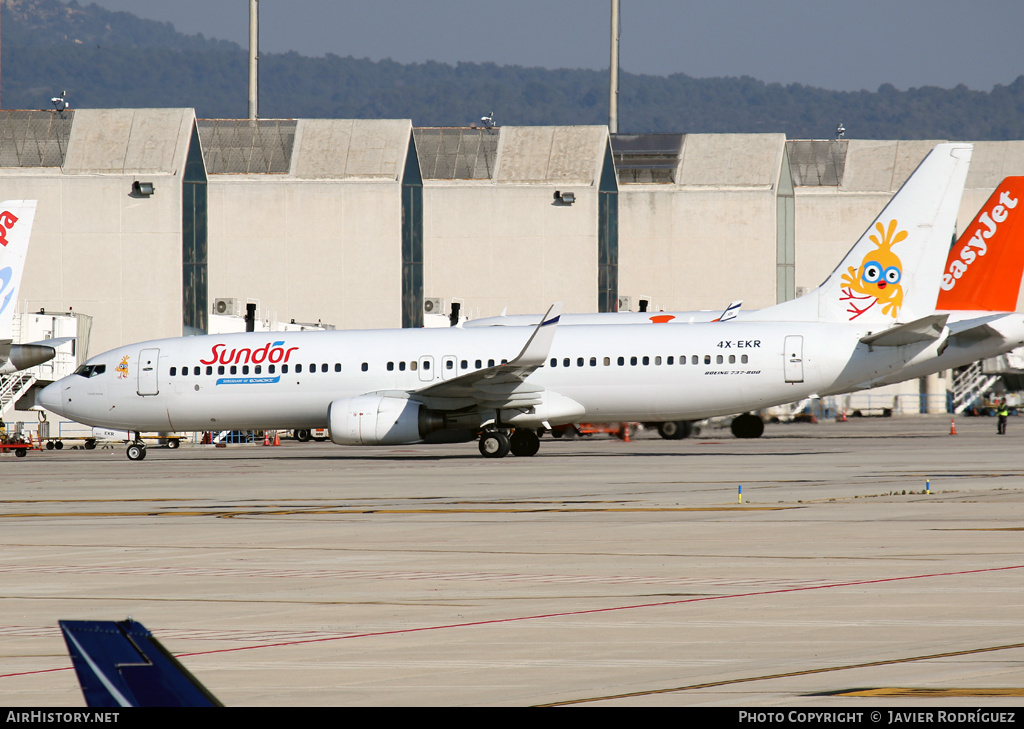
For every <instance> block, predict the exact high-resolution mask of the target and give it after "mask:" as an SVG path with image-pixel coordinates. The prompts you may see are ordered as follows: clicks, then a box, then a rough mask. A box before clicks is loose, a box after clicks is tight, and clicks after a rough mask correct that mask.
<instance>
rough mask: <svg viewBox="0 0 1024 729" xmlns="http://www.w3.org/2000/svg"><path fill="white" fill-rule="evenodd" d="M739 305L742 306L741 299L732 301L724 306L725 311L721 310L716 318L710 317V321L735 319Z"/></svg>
mask: <svg viewBox="0 0 1024 729" xmlns="http://www.w3.org/2000/svg"><path fill="white" fill-rule="evenodd" d="M741 306H743V299H739V300H738V301H734V302H732V303H731V304H729V305H728V306H727V307H725V311H723V312H722V313H721V315H719V317H718V318H717V319H712V320H711V321H729V320H730V319H735V318H736V314H737V313H738V312H739V310H740V307H741Z"/></svg>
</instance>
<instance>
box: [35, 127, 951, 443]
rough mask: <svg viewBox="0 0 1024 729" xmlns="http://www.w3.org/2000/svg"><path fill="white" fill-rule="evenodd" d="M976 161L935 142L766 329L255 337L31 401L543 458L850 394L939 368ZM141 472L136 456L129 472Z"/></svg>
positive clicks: (97, 416)
mask: <svg viewBox="0 0 1024 729" xmlns="http://www.w3.org/2000/svg"><path fill="white" fill-rule="evenodd" d="M970 157H971V146H970V145H967V144H940V145H938V146H937V147H936V148H935V149H934V150H933V151H932V152H931V153H930V154H929V155H928V157H927V158H925V160H924V161H923V162H922V163H921V164H920V165H919V167H918V168H917V170H916V171H915V172H914V174H913V175H911V177H910V178H909V179H908V180H907V182H906V183H905V184H904V185H903V187H902V188H901V189H900V191H899V192H898V193H897V194H896V195H895V196H894V197H893V198H892V200H891V201H890V202H889V204H888V205H887V206H886V207H885V209H884V210H883V211H882V213H881V214H880V215H879V217H878V218H877V219H876V220H875V222H874V223H873V224H872V225H871V227H870V228H869V229H868V230H867V231H866V232H865V233H864V234H863V235H862V236H861V238H860V240H859V241H858V242H857V243H856V245H854V247H853V248H852V249H851V250H850V252H849V253H848V254H847V256H846V257H845V258H844V260H843V262H842V263H841V264H840V265H839V267H838V268H837V269H836V271H835V272H834V273H833V274H832V275H831V276H830V277H829V278H828V279H827V280H826V281H825V283H824V284H822V286H820V287H819V288H817V289H815V290H814V291H812V292H811V293H809V294H807V295H806V296H804V297H801V298H800V299H795V300H793V301H790V302H787V303H785V304H780V305H778V306H776V307H772V309H773V310H775V311H776V312H777V316H775V317H774V318H769V319H767V320H765V321H745V320H740V319H736V320H733V321H729V322H726V323H695V324H691V325H686V326H656V327H647V326H634V325H628V324H627V325H596V326H587V325H581V326H568V327H558V326H557V324H558V315H559V312H560V305H555V306H554V307H552V309H551V310H549V312H548V313H547V314H546V315H545V316H544V317H543V319H542V321H541V323H540V324H538V325H537V326H536V327H534V328H532V329H531V328H527V327H485V328H478V329H465V328H461V327H452V328H448V329H398V330H371V331H338V332H300V333H287V334H286V333H280V334H267V333H250V334H236V335H225V336H199V337H182V338H177V339H163V340H156V341H151V342H144V343H141V344H135V345H130V346H125V347H120V348H118V349H115V350H112V351H110V352H107V353H105V354H101V355H98V356H96V357H93V358H91V359H90V360H89V361H88V362H87V363H86V364H85V365H83V366H82V367H80V368H79V370H78V371H77V372H76V373H75V374H74V375H72V376H70V377H66V378H64V379H63V380H60V381H58V382H56V383H54V384H52V385H50V386H49V387H47V388H46V389H44V390H43V391H42V392H41V393H40V394H39V397H38V398H37V403H38V404H39V405H42V406H43V407H45V408H46V409H48V410H52V411H54V412H56V413H59V414H60V415H63V416H65V417H68V418H71V419H73V420H77V421H79V422H82V423H85V424H88V425H97V426H104V427H109V428H117V429H122V430H129V431H132V432H136V433H138V432H140V431H174V430H178V431H181V430H185V431H188V430H225V429H250V428H323V427H329V428H330V433H331V439H332V440H333V441H334V442H335V443H337V444H339V445H397V444H408V443H420V442H443V441H448V442H453V441H460V440H467V441H468V440H472V439H473V438H476V437H477V436H478V435H479V440H480V444H479V445H480V452H481V453H482V454H483V455H485V456H488V457H502V456H505V455H506V454H508V453H509V451H510V450H511V452H512V453H514V454H516V455H533V454H534V453H536V452H537V449H538V447H539V441H538V439H537V435H536V429H537V428H539V427H550V426H552V425H558V424H563V423H571V422H578V421H580V420H582V419H588V420H605V421H617V420H618V421H627V420H641V421H652V420H663V421H665V420H692V419H699V418H704V417H710V416H713V415H724V414H730V413H736V412H741V411H746V410H752V409H757V408H762V407H767V406H769V405H774V404H779V403H786V402H792V401H794V400H799V399H802V398H806V397H809V396H812V395H815V394H817V393H822V392H830V391H840V392H842V391H848V390H851V389H855V388H857V387H863V386H865V383H871V382H873V381H876V380H880V379H882V378H885V377H888V376H891V375H892V374H893V373H894V372H897V371H898V370H900V369H901V368H904V367H907V366H908V365H912V364H914V363H916V362H919V361H921V360H922V359H927V358H932V357H934V356H935V350H936V348H937V347H941V346H942V343H943V342H944V340H945V339H947V338H948V336H949V331H948V328H947V327H946V326H945V322H946V316H945V315H937V314H936V313H935V301H936V295H937V293H938V291H939V282H940V281H941V280H942V274H943V265H944V264H945V262H946V253H947V251H948V249H949V241H950V240H951V239H952V237H953V231H954V228H955V222H956V213H957V209H958V207H959V202H960V197H961V195H962V193H963V186H964V180H965V178H966V175H967V168H968V165H969V161H970ZM144 456H145V447H144V446H143V445H142V442H141V440H138V439H137V440H136V441H135V442H133V443H130V444H129V447H128V457H129V458H131V459H133V460H137V459H140V458H143V457H144Z"/></svg>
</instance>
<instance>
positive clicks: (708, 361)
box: [704, 354, 711, 365]
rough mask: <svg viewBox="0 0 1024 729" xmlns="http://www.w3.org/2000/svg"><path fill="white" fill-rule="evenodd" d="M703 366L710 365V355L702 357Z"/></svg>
mask: <svg viewBox="0 0 1024 729" xmlns="http://www.w3.org/2000/svg"><path fill="white" fill-rule="evenodd" d="M704 364H706V365H707V364H711V355H710V354H705V355H704Z"/></svg>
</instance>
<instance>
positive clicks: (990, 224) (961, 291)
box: [935, 177, 1024, 312]
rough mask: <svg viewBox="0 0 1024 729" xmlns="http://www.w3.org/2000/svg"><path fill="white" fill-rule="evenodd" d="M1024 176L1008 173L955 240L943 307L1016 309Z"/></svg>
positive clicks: (1022, 255) (1023, 248)
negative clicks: (1009, 175) (1010, 175)
mask: <svg viewBox="0 0 1024 729" xmlns="http://www.w3.org/2000/svg"><path fill="white" fill-rule="evenodd" d="M1022 198H1024V177H1007V178H1006V179H1005V180H1003V181H1002V182H1001V183H999V186H998V187H996V191H995V192H993V193H992V197H990V198H989V199H988V202H986V203H985V204H984V205H983V206H982V208H981V210H980V211H978V214H977V215H976V216H975V217H974V220H972V221H971V224H970V225H969V226H967V229H966V230H965V231H964V234H963V235H961V236H960V238H959V240H957V242H956V243H954V244H953V247H952V248H951V249H950V251H949V256H948V258H947V259H946V268H945V269H944V270H943V272H942V281H941V282H940V283H939V298H938V301H937V302H936V304H935V308H936V309H938V310H940V311H1003V312H1009V311H1016V310H1017V309H1018V307H1017V301H1018V296H1019V294H1020V290H1021V276H1022V275H1024V205H1021V204H1020V203H1021V201H1022Z"/></svg>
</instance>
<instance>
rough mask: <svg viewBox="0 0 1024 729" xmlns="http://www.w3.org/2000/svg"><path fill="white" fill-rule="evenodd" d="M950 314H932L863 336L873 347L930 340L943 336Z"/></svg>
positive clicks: (903, 344) (898, 345) (896, 345)
mask: <svg viewBox="0 0 1024 729" xmlns="http://www.w3.org/2000/svg"><path fill="white" fill-rule="evenodd" d="M948 318H949V314H932V315H931V316H926V317H922V318H921V319H915V320H914V321H911V322H907V323H906V324H897V325H896V326H894V327H890V328H888V329H886V330H884V331H881V332H878V333H876V334H868V335H867V336H865V337H861V339H860V341H862V342H863V343H864V344H867V345H868V346H871V347H903V346H906V345H908V344H916V343H917V342H930V341H932V340H935V339H938V338H939V337H940V336H942V330H943V329H945V327H946V320H947V319H948Z"/></svg>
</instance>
